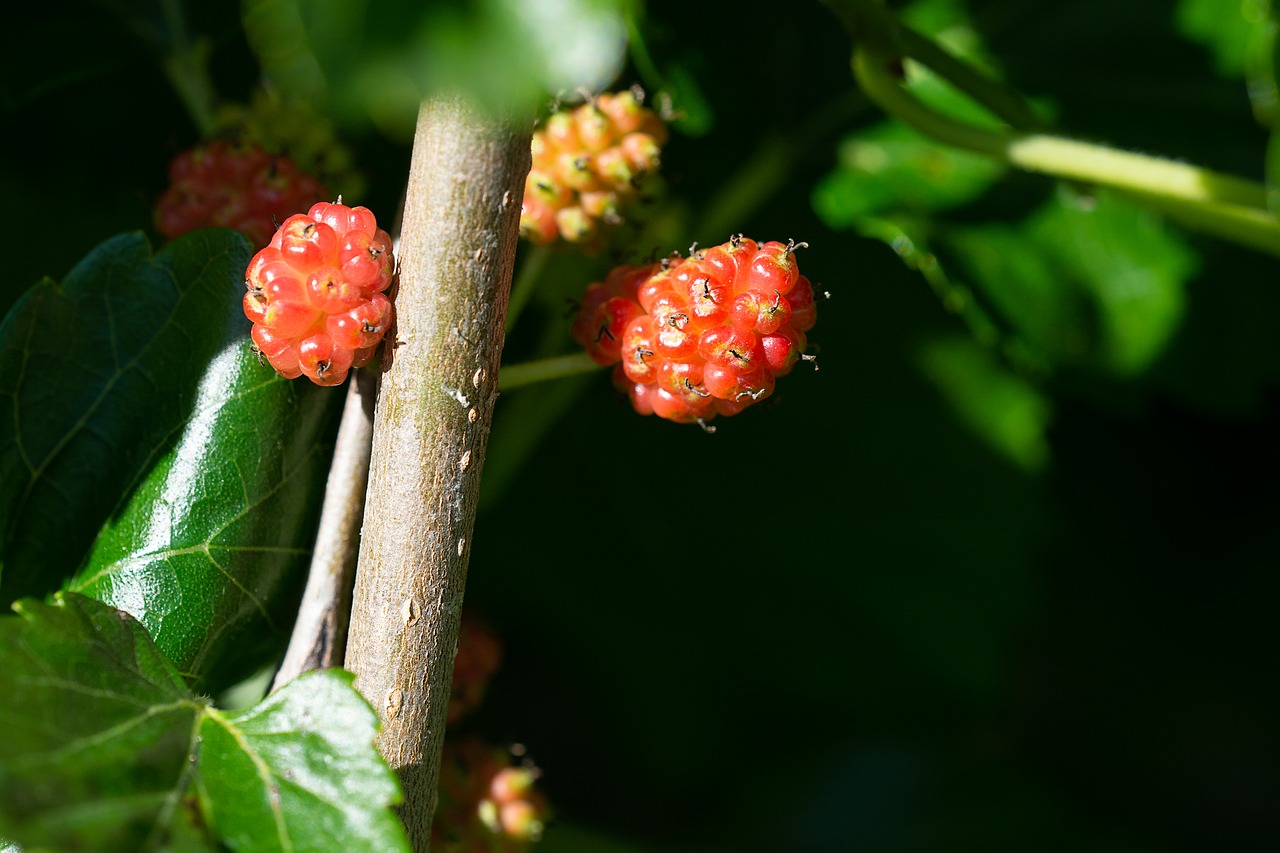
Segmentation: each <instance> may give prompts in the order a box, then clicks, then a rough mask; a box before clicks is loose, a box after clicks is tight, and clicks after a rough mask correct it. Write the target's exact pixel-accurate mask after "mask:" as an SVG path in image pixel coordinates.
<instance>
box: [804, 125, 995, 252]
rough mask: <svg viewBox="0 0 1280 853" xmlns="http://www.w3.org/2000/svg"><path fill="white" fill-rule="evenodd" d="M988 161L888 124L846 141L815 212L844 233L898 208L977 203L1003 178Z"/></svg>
mask: <svg viewBox="0 0 1280 853" xmlns="http://www.w3.org/2000/svg"><path fill="white" fill-rule="evenodd" d="M1004 171H1005V169H1004V166H1003V165H1002V164H1000V163H998V162H997V161H995V160H993V159H991V158H990V157H985V156H983V155H980V154H972V153H969V152H966V151H961V150H959V149H956V148H950V147H948V146H945V145H939V144H938V143H936V142H933V141H932V140H929V139H926V138H924V137H922V136H921V135H920V134H918V133H916V132H915V131H914V130H911V129H910V128H908V127H906V126H905V125H903V124H900V123H897V122H885V123H882V124H879V125H877V126H875V127H873V128H871V129H869V130H865V131H860V132H858V133H856V134H853V135H851V136H848V137H846V138H845V139H844V140H843V141H842V142H841V143H840V155H839V164H838V165H837V167H836V169H835V170H834V171H833V172H831V173H830V174H829V175H827V176H826V177H825V178H823V179H822V181H821V182H819V184H818V186H817V188H816V189H815V191H814V196H813V207H814V210H815V211H817V213H818V215H819V216H820V217H821V218H822V220H823V221H824V222H825V223H827V225H829V226H830V227H832V228H846V227H849V226H851V225H856V224H857V223H858V221H859V220H861V219H862V218H863V217H866V216H868V215H871V214H875V213H879V212H881V211H884V210H891V209H894V208H897V207H906V208H908V209H910V210H912V211H914V212H916V213H923V212H927V211H934V210H947V209H949V208H953V207H958V206H960V205H963V204H967V203H968V202H970V201H972V200H974V199H975V198H977V197H978V196H980V195H981V194H982V193H983V192H985V191H986V190H987V188H988V187H990V186H991V185H992V184H993V183H995V182H996V181H997V180H998V179H999V178H1000V176H1001V175H1003V174H1004Z"/></svg>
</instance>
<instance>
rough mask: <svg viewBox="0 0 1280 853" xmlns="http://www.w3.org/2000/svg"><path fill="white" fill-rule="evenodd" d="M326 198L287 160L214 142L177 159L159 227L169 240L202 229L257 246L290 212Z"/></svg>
mask: <svg viewBox="0 0 1280 853" xmlns="http://www.w3.org/2000/svg"><path fill="white" fill-rule="evenodd" d="M326 196H328V192H326V191H325V188H324V187H323V186H322V185H321V184H320V182H319V181H318V180H316V179H315V178H313V177H311V176H310V175H308V174H307V173H306V172H303V171H302V170H301V169H299V168H298V167H297V166H296V165H294V163H293V161H291V160H289V159H288V158H285V157H280V156H276V155H272V154H269V153H267V151H266V150H265V149H263V148H262V147H261V146H258V145H248V144H234V143H231V142H226V141H223V140H215V141H213V142H209V143H207V144H204V145H200V146H198V147H196V148H191V149H189V150H187V151H184V152H182V153H181V154H179V155H178V156H176V157H174V159H173V162H172V163H170V165H169V188H168V189H167V190H165V192H164V193H163V194H162V195H161V196H160V198H159V200H158V201H157V202H156V212H155V217H156V228H157V229H158V230H159V231H160V233H161V234H163V235H164V236H165V237H167V238H168V239H170V240H172V239H173V238H174V237H178V236H180V235H182V234H185V233H187V232H188V231H194V230H195V229H197V228H211V227H223V228H234V229H236V230H237V231H240V232H241V233H243V234H244V235H245V236H246V237H248V238H249V242H250V243H252V244H253V246H254V248H258V247H261V246H265V245H266V244H267V240H268V239H269V238H270V237H271V233H272V232H273V231H275V229H276V225H275V223H276V222H278V221H279V220H280V219H282V218H283V217H284V216H286V215H287V214H288V213H289V211H291V210H301V209H303V208H305V207H306V206H307V205H309V204H311V203H313V202H314V201H315V200H316V199H317V198H325V197H326Z"/></svg>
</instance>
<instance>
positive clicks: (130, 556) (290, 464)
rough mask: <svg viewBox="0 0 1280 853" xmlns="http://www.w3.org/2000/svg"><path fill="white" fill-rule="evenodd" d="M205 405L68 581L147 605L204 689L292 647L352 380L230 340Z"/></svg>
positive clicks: (162, 636) (104, 596) (115, 602)
mask: <svg viewBox="0 0 1280 853" xmlns="http://www.w3.org/2000/svg"><path fill="white" fill-rule="evenodd" d="M196 384H197V393H196V402H195V409H194V411H193V412H192V414H191V418H190V420H189V422H188V423H187V424H186V425H185V427H184V428H183V429H182V432H181V435H180V436H179V437H178V440H177V443H176V446H174V447H173V449H172V450H171V451H169V452H168V453H167V454H166V455H165V456H164V457H163V458H161V459H160V460H159V461H158V463H157V464H156V465H155V467H154V469H153V470H152V471H151V473H150V475H149V476H148V477H147V479H146V480H145V481H144V482H143V483H142V484H141V485H140V486H139V487H138V489H137V490H136V491H135V492H134V494H133V496H132V499H131V500H130V502H129V504H128V506H127V507H125V508H124V510H123V512H122V513H120V514H119V515H118V516H117V517H116V518H113V519H112V520H111V521H110V523H108V524H107V525H106V527H105V528H104V530H103V532H102V535H101V536H100V537H99V539H98V541H97V542H96V543H95V545H94V548H93V550H92V551H91V552H90V555H89V558H88V560H87V562H86V564H85V567H84V569H83V570H82V571H81V572H80V573H79V574H78V575H77V577H76V578H75V579H74V580H73V581H72V584H71V589H73V590H75V591H77V592H81V593H84V594H86V595H91V596H93V597H94V598H97V599H99V600H101V601H105V602H107V603H108V604H111V605H112V606H115V607H119V608H120V609H122V610H127V611H128V612H130V613H132V614H133V615H134V616H135V617H137V618H138V619H139V620H140V621H141V622H142V623H143V624H144V625H146V627H147V629H148V630H149V631H150V632H151V634H152V636H153V637H154V638H155V642H156V644H157V645H158V646H159V647H160V649H161V650H162V651H163V652H164V653H165V654H166V655H168V656H169V658H170V659H171V660H173V661H174V663H175V664H176V665H177V666H178V667H179V668H180V669H182V671H183V672H185V673H187V674H188V676H189V677H191V678H192V679H193V681H194V683H195V684H197V685H198V686H199V688H200V689H201V690H207V691H211V692H212V691H217V690H219V689H221V688H224V687H226V686H228V685H229V684H231V683H234V682H235V681H236V680H238V679H239V678H241V677H243V676H245V675H247V674H249V672H251V671H252V670H253V669H254V668H255V667H256V666H258V665H260V664H262V663H263V662H264V661H265V659H266V658H267V656H268V655H269V654H271V653H273V652H275V651H278V649H279V648H281V647H282V644H283V642H284V641H285V639H286V638H287V634H288V629H289V627H290V625H291V624H292V620H293V617H294V615H295V613H296V607H297V596H298V594H299V593H300V591H301V580H302V577H303V576H304V573H305V570H306V563H307V557H308V555H309V553H310V549H311V545H312V540H313V537H314V533H315V522H316V518H317V516H318V511H319V503H320V499H321V497H322V495H323V490H324V484H325V477H326V473H327V470H328V462H329V457H330V452H331V440H332V426H333V424H334V417H333V416H334V415H335V414H336V412H337V410H338V409H339V408H340V407H341V400H342V396H343V395H342V393H341V392H340V391H337V390H335V389H331V388H319V387H317V386H314V385H312V384H311V383H309V382H288V381H286V380H283V379H281V378H279V377H278V376H277V375H276V374H275V373H274V372H273V371H272V370H271V369H270V368H269V367H265V366H263V365H261V364H259V363H258V360H257V358H256V357H255V356H254V355H253V354H252V353H251V352H250V350H249V348H248V346H246V344H245V342H244V341H243V340H236V341H232V342H230V343H228V344H227V345H226V347H225V348H224V349H223V350H222V351H221V352H220V353H219V354H218V355H217V356H216V357H215V358H213V360H212V361H210V362H209V363H208V364H207V366H206V370H205V373H204V376H203V377H202V378H201V379H200V380H199V382H198V383H196Z"/></svg>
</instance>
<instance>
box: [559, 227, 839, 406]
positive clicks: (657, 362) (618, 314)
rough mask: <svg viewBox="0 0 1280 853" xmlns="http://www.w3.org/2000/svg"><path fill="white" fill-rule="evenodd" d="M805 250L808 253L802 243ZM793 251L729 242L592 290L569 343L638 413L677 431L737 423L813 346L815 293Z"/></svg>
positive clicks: (618, 276) (625, 272)
mask: <svg viewBox="0 0 1280 853" xmlns="http://www.w3.org/2000/svg"><path fill="white" fill-rule="evenodd" d="M799 245H804V244H803V243H801V244H799ZM796 248H797V244H795V243H778V242H769V243H765V244H763V245H757V243H756V242H755V241H754V240H751V239H748V238H746V237H743V236H742V235H738V236H735V237H733V238H732V239H730V240H729V242H727V243H725V244H723V245H720V246H716V247H714V248H711V249H706V250H703V251H695V252H693V253H692V254H691V255H690V257H688V258H685V259H683V260H681V259H680V258H679V257H678V256H673V257H671V258H667V259H665V260H663V261H661V262H660V263H656V264H650V265H647V266H622V267H617V268H616V269H614V270H613V271H612V272H611V273H609V275H608V277H607V278H606V279H605V280H604V282H603V283H599V282H597V283H595V284H592V285H590V286H589V287H588V288H587V292H586V295H585V297H584V298H583V302H582V305H581V307H580V308H579V310H578V314H577V318H576V319H575V321H574V324H573V329H572V334H573V337H574V340H576V341H577V342H578V343H580V344H582V345H583V346H584V347H585V348H586V350H587V353H588V354H589V355H590V356H591V358H592V359H593V360H594V361H595V362H596V363H598V364H602V365H609V364H614V363H617V362H619V361H620V362H621V364H619V365H618V366H617V367H616V368H615V370H614V382H615V384H616V385H617V386H618V387H619V388H620V389H621V390H623V391H625V392H626V393H627V394H628V395H629V396H630V398H631V403H632V405H633V406H634V407H635V409H636V411H638V412H640V413H641V414H646V415H647V414H656V415H659V416H660V417H663V418H667V419H668V420H673V421H677V422H681V423H693V422H698V423H705V422H706V421H708V420H710V419H711V418H713V417H715V416H716V415H734V414H737V413H738V412H740V411H742V410H743V409H744V408H746V407H747V406H749V405H751V404H752V403H756V402H758V401H760V400H763V399H764V398H766V397H768V396H769V395H770V394H772V393H773V388H774V380H775V379H776V378H777V377H779V376H783V375H785V374H786V373H788V372H790V370H791V368H792V367H793V366H794V365H795V363H796V361H798V360H799V359H800V358H801V357H802V355H803V353H804V351H805V349H806V348H807V346H808V341H807V339H806V338H805V332H807V331H809V330H810V329H811V328H813V324H814V322H815V321H816V320H817V316H818V313H817V307H816V306H815V304H814V295H813V286H812V285H811V284H810V283H809V279H807V278H806V277H804V276H803V275H801V274H800V270H799V268H798V267H797V266H796V259H795V254H794V250H795V249H796Z"/></svg>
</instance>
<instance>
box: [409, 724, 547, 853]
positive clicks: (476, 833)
mask: <svg viewBox="0 0 1280 853" xmlns="http://www.w3.org/2000/svg"><path fill="white" fill-rule="evenodd" d="M538 775H539V774H538V771H537V769H535V768H533V767H530V766H513V765H512V764H511V759H510V756H509V755H508V754H507V752H506V751H505V750H503V749H501V748H498V747H493V746H489V745H488V744H485V743H483V742H482V741H479V740H475V739H470V738H469V739H465V740H457V741H447V742H446V743H445V745H444V752H443V754H442V755H441V758H440V787H439V792H440V796H439V802H438V805H437V807H436V815H435V820H434V821H433V822H432V824H431V849H432V850H439V851H445V853H521V851H525V850H528V849H529V847H530V845H531V844H532V843H533V842H535V841H537V840H538V839H539V838H541V837H542V829H543V826H544V824H545V823H546V818H547V812H548V808H547V804H546V801H545V800H544V799H543V797H542V795H541V794H540V793H539V792H538V791H537V790H535V788H534V783H535V782H536V781H537V778H538Z"/></svg>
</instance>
